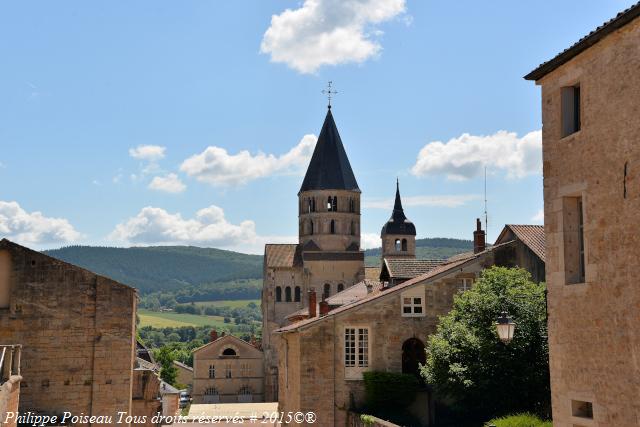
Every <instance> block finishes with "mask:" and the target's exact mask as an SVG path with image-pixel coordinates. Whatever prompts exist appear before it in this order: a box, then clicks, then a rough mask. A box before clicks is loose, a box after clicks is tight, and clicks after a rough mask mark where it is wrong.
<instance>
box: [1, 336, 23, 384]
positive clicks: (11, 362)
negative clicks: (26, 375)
mask: <svg viewBox="0 0 640 427" xmlns="http://www.w3.org/2000/svg"><path fill="white" fill-rule="evenodd" d="M21 350H22V346H21V345H20V344H16V345H0V384H3V383H4V382H5V381H7V380H8V379H9V378H11V376H13V375H20V352H21Z"/></svg>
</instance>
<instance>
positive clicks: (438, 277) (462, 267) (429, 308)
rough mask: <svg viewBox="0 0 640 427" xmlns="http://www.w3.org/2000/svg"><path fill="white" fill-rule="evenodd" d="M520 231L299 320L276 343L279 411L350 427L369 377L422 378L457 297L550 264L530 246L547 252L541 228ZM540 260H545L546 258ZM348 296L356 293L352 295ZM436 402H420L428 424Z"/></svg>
mask: <svg viewBox="0 0 640 427" xmlns="http://www.w3.org/2000/svg"><path fill="white" fill-rule="evenodd" d="M508 227H509V226H508ZM519 227H528V230H529V233H528V234H527V235H526V236H524V237H525V240H522V239H521V238H520V237H519V236H518V235H515V234H513V235H512V234H510V233H509V232H507V231H505V232H503V233H502V234H501V240H500V241H498V242H496V244H495V245H493V246H492V247H491V248H489V249H485V250H482V251H478V252H476V253H474V252H470V253H467V254H462V255H460V256H456V257H454V258H452V259H451V260H449V261H445V262H444V263H443V264H441V265H439V266H436V267H434V268H433V269H432V270H431V271H429V272H428V273H426V274H424V275H421V276H419V277H416V278H414V279H411V280H408V281H406V282H404V283H402V284H399V285H396V286H393V287H387V288H373V287H371V289H370V291H369V292H368V293H365V294H364V295H362V296H360V297H359V298H358V299H356V300H352V299H349V298H346V299H345V301H344V304H343V305H341V306H339V307H337V308H335V309H333V310H330V311H328V312H323V310H322V308H320V310H319V312H317V313H314V311H315V310H311V313H309V314H307V316H302V315H301V316H300V317H301V318H303V319H304V320H300V321H297V322H295V323H292V324H291V325H288V326H285V327H282V328H280V329H278V330H276V331H275V335H278V336H280V337H281V338H280V339H279V340H278V341H277V342H278V343H279V345H280V347H279V349H278V353H279V354H280V355H281V357H280V360H279V362H280V365H279V374H280V375H279V380H280V383H279V391H280V394H279V395H280V399H279V403H280V406H279V410H280V411H283V412H285V413H287V412H289V411H293V412H296V411H303V412H305V411H313V412H315V413H316V414H317V416H318V422H317V423H316V424H315V425H318V426H327V427H328V426H339V425H345V423H346V422H347V414H348V411H349V410H350V409H354V408H355V409H357V408H358V407H360V406H361V405H362V404H363V402H364V382H363V378H362V374H363V372H366V371H384V372H403V373H411V374H414V375H417V374H418V363H424V361H425V352H424V345H425V343H426V342H427V340H428V337H429V336H430V335H431V334H433V333H434V332H435V330H436V327H437V324H438V318H439V316H442V315H444V314H446V313H448V312H449V310H450V309H451V306H452V303H453V297H454V295H455V294H456V293H457V292H464V291H465V290H467V289H470V288H471V286H472V285H473V282H474V281H475V280H476V279H477V277H478V275H479V274H480V272H481V271H482V270H483V269H485V268H487V267H489V266H492V265H500V266H505V267H515V266H517V265H518V264H517V263H518V260H523V259H527V258H528V257H529V256H530V255H531V254H533V257H534V260H532V262H528V263H527V265H526V267H529V268H530V271H539V270H540V268H541V267H540V265H541V264H542V265H544V258H541V257H540V256H539V255H536V253H539V251H535V250H534V247H532V246H534V245H533V244H532V243H533V242H539V241H542V245H543V246H544V235H543V229H542V227H540V226H519ZM540 255H541V256H542V257H544V252H542V253H540ZM542 268H543V267H542ZM359 286H360V284H358V285H356V286H355V287H354V289H357V288H358V287H359ZM344 293H345V294H347V293H348V294H350V295H351V294H353V292H351V289H349V290H345V291H344ZM311 295H312V297H313V293H312V294H311ZM339 296H340V294H338V295H336V296H335V297H333V298H331V299H330V300H329V301H331V300H337V299H338V297H339ZM312 299H313V298H312ZM430 398H431V396H430V395H429V393H428V392H426V391H423V392H422V393H420V394H419V399H422V400H421V402H420V403H419V404H416V405H415V407H414V408H413V410H414V411H415V414H416V415H417V416H418V417H419V418H420V419H421V420H423V422H424V425H430V421H431V420H432V418H433V413H432V412H430V410H429V409H430V406H429V401H430ZM419 408H420V409H419Z"/></svg>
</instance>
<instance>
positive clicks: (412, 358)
mask: <svg viewBox="0 0 640 427" xmlns="http://www.w3.org/2000/svg"><path fill="white" fill-rule="evenodd" d="M426 360H427V356H426V354H425V352H424V344H423V343H422V341H420V340H419V339H418V338H409V339H408V340H406V341H405V342H404V344H402V373H403V374H412V375H415V376H416V377H417V378H418V379H420V380H422V377H421V376H420V364H422V365H424V363H425V362H426Z"/></svg>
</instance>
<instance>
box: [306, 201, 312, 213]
mask: <svg viewBox="0 0 640 427" xmlns="http://www.w3.org/2000/svg"><path fill="white" fill-rule="evenodd" d="M312 208H313V202H312V201H311V199H308V200H307V212H313V210H312Z"/></svg>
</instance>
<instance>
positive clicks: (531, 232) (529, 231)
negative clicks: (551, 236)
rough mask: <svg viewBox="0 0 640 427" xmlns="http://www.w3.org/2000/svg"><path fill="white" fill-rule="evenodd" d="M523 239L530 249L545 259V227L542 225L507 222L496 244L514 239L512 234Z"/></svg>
mask: <svg viewBox="0 0 640 427" xmlns="http://www.w3.org/2000/svg"><path fill="white" fill-rule="evenodd" d="M510 232H511V233H513V235H515V237H516V238H517V239H518V240H520V241H522V243H524V244H525V245H527V247H528V248H529V249H531V250H532V251H533V253H535V254H536V255H537V256H538V257H539V258H540V259H541V260H542V261H545V256H546V251H545V239H544V227H543V226H542V225H522V224H507V225H505V226H504V228H503V229H502V232H501V233H500V235H499V236H498V239H497V240H496V244H498V243H503V242H504V241H506V240H512V238H511V236H510V234H511V233H510Z"/></svg>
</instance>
